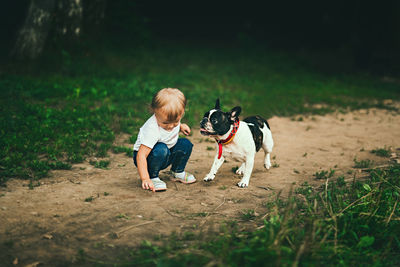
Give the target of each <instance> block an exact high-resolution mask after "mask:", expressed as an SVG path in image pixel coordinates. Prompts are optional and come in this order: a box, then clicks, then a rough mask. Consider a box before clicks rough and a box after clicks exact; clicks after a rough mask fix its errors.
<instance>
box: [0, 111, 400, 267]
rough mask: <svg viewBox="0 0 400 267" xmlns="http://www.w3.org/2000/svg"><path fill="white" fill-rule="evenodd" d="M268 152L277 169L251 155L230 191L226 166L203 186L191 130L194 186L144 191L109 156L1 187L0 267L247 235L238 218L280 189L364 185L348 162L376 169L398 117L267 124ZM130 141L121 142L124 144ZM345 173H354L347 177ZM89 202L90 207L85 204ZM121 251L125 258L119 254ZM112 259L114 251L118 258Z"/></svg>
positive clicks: (126, 161) (360, 114) (394, 142)
mask: <svg viewBox="0 0 400 267" xmlns="http://www.w3.org/2000/svg"><path fill="white" fill-rule="evenodd" d="M269 123H270V126H271V130H272V133H273V137H274V141H275V147H274V151H273V153H272V163H273V164H274V168H271V169H270V170H269V171H266V170H265V169H264V168H263V163H262V162H263V152H259V153H258V154H257V156H256V163H255V167H254V170H253V174H252V178H251V180H250V186H249V188H247V189H240V188H238V187H237V186H236V183H237V182H238V181H239V179H240V177H239V176H238V175H236V174H234V173H233V171H232V168H234V167H237V166H238V165H239V164H238V163H237V162H234V161H231V160H228V161H227V162H226V163H225V164H224V165H223V166H222V167H221V169H220V171H219V173H218V174H217V176H216V179H215V180H214V181H212V182H207V183H206V182H203V180H202V179H203V177H204V176H205V175H206V174H207V172H208V171H209V169H210V166H211V163H212V161H213V157H214V154H215V144H214V141H213V140H210V139H207V138H205V137H203V136H201V135H200V134H199V133H198V129H194V130H193V132H194V134H193V136H190V137H189V139H190V140H191V141H192V142H193V143H194V145H195V146H194V150H193V153H192V157H191V158H190V161H189V163H188V166H187V170H189V171H191V172H193V173H194V174H195V175H196V177H197V178H198V182H197V183H195V184H191V185H184V184H181V183H175V182H173V181H171V180H170V179H169V177H170V175H169V173H168V172H163V173H162V175H160V176H161V178H162V179H163V180H164V181H166V183H167V186H168V190H167V191H166V192H159V193H152V192H149V191H145V190H143V189H141V186H140V181H139V177H138V173H137V170H136V168H135V167H134V165H133V163H132V159H131V158H129V157H127V156H125V155H124V154H111V155H110V157H111V166H110V169H109V170H102V169H96V168H94V167H93V166H91V165H90V164H89V163H83V164H78V165H74V167H73V169H72V171H54V172H52V174H51V177H50V178H47V179H43V180H41V185H40V186H38V187H35V188H34V189H33V190H30V189H29V187H28V181H23V180H11V181H10V182H9V183H8V186H7V187H6V188H1V189H0V265H1V266H3V265H4V266H13V265H16V266H27V265H29V266H38V265H39V266H55V265H64V264H65V265H70V264H72V263H73V262H75V261H76V257H77V255H78V251H79V250H83V251H85V253H86V254H87V255H88V257H93V258H97V259H98V258H102V259H110V258H113V257H115V255H116V253H123V251H126V249H129V248H132V247H134V246H136V245H138V244H140V243H141V242H142V241H143V240H150V241H151V242H156V241H154V240H155V237H157V236H158V237H160V236H166V235H169V234H171V233H174V232H175V233H177V234H183V233H185V232H187V233H191V232H195V233H204V235H206V234H207V233H210V232H215V231H217V230H218V227H219V225H221V224H222V223H223V222H226V221H238V222H239V224H240V227H243V228H246V229H249V228H250V229H254V228H255V227H257V226H258V225H260V223H261V220H254V221H250V222H242V223H241V222H240V221H241V214H242V212H246V211H248V210H250V209H251V210H254V211H255V213H256V215H258V216H259V218H261V217H262V216H263V215H264V214H265V210H266V209H265V208H264V206H265V205H264V204H265V203H266V202H267V201H268V200H269V199H270V198H271V197H273V196H274V195H275V194H276V193H277V192H279V191H280V190H282V191H283V195H285V193H287V192H288V191H289V190H290V188H291V187H292V185H293V184H295V186H296V185H300V184H302V183H303V182H305V181H307V182H309V183H310V184H313V185H318V184H319V183H322V181H317V180H316V179H315V178H314V177H313V174H314V173H316V172H317V171H321V170H329V169H334V170H336V172H335V177H337V176H339V175H344V176H345V177H353V176H354V175H356V178H357V177H361V176H362V175H365V174H362V173H359V172H358V171H355V170H354V169H353V165H354V162H353V160H354V158H357V159H358V160H362V159H366V158H369V159H372V160H374V165H379V164H382V162H387V159H383V158H380V157H377V156H375V155H373V154H371V153H370V151H371V150H372V149H376V148H383V147H385V146H386V147H392V148H393V151H394V152H396V151H397V153H399V152H400V151H398V150H396V148H398V147H400V116H399V115H398V114H396V113H394V112H390V111H386V110H360V111H356V112H352V113H347V114H341V113H335V114H331V115H327V116H323V117H322V116H313V117H308V118H303V119H302V120H300V121H299V120H298V118H296V120H293V118H292V119H290V118H279V117H273V118H271V119H269ZM127 139H128V136H120V137H119V138H118V144H119V145H122V144H123V145H126V146H129V144H128V143H126V141H125V140H127ZM350 172H352V173H351V174H350ZM89 197H92V198H93V200H92V201H85V199H87V198H89ZM124 249H125V250H124ZM117 251H118V252H117Z"/></svg>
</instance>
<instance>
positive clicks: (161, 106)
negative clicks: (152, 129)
mask: <svg viewBox="0 0 400 267" xmlns="http://www.w3.org/2000/svg"><path fill="white" fill-rule="evenodd" d="M185 107H186V97H185V95H184V94H183V93H182V92H181V91H180V90H179V89H176V88H164V89H161V90H160V91H158V92H157V93H156V94H155V95H154V96H153V100H152V101H151V109H152V110H153V111H155V110H159V111H161V112H163V113H164V114H165V115H167V118H168V121H171V122H175V121H177V120H178V118H179V116H181V115H182V114H183V113H184V112H185Z"/></svg>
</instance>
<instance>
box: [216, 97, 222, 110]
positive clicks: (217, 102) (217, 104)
mask: <svg viewBox="0 0 400 267" xmlns="http://www.w3.org/2000/svg"><path fill="white" fill-rule="evenodd" d="M214 109H221V107H220V105H219V98H217V101H216V102H215V108H214Z"/></svg>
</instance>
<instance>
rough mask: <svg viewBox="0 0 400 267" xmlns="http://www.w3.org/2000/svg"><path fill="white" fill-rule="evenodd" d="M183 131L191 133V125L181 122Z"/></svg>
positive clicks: (186, 133)
mask: <svg viewBox="0 0 400 267" xmlns="http://www.w3.org/2000/svg"><path fill="white" fill-rule="evenodd" d="M180 130H181V132H182V133H183V134H184V135H189V134H190V127H189V126H188V125H187V124H186V123H181V129H180Z"/></svg>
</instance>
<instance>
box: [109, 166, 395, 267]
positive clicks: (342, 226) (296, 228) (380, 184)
mask: <svg viewBox="0 0 400 267" xmlns="http://www.w3.org/2000/svg"><path fill="white" fill-rule="evenodd" d="M399 201H400V165H392V166H390V167H388V168H385V169H376V170H373V171H371V172H370V174H369V177H368V178H366V179H365V180H362V181H356V180H351V181H350V182H348V181H346V180H345V179H344V177H343V176H340V177H337V178H333V177H331V179H330V181H328V182H327V183H324V184H323V185H322V186H321V187H317V188H315V187H312V186H310V185H309V184H304V185H302V186H300V187H299V188H296V190H294V192H293V193H291V194H290V195H289V197H288V198H287V197H285V198H283V197H281V196H280V194H277V195H276V196H275V197H273V198H271V199H269V201H268V202H267V204H266V209H267V211H266V212H265V213H266V216H263V218H264V217H265V219H264V220H263V221H259V223H261V226H262V227H259V228H261V229H259V230H255V231H251V232H246V231H243V229H240V227H239V225H238V224H237V223H236V222H234V223H230V222H226V224H225V225H224V226H223V227H222V228H221V230H220V232H219V234H214V235H210V236H208V237H207V238H204V237H203V238H202V239H199V238H198V239H196V238H194V234H193V235H192V237H193V238H192V239H191V240H193V241H192V242H190V243H188V242H187V237H185V234H182V235H173V236H168V237H166V238H165V244H164V245H162V246H159V245H155V244H152V243H151V242H149V241H146V242H143V243H142V245H141V246H140V247H138V248H135V249H132V250H130V251H129V256H126V258H119V259H118V260H116V261H115V263H116V265H117V266H134V265H140V266H205V265H207V264H209V265H218V266H265V265H268V266H298V265H299V264H300V265H302V266H309V265H310V266H314V265H318V266H320V265H325V266H338V265H341V266H351V265H355V266H369V265H374V266H398V265H399V264H400V258H399V257H398V255H399V252H400V237H399V236H400V207H399ZM241 216H242V217H244V218H243V219H244V220H253V219H256V217H255V216H254V210H245V211H243V212H242V213H241ZM127 255H128V254H127ZM118 262H119V263H121V264H117V263H118Z"/></svg>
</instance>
